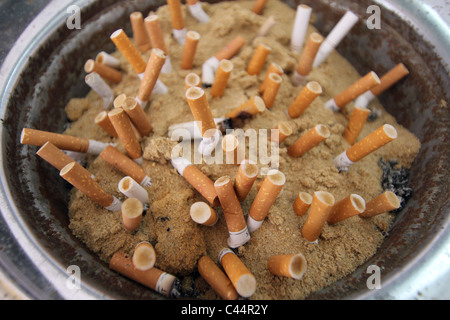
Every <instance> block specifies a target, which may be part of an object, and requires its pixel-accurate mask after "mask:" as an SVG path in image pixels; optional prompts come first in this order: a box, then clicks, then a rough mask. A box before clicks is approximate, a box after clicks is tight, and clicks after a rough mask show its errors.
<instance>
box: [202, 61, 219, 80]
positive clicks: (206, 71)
mask: <svg viewBox="0 0 450 320" xmlns="http://www.w3.org/2000/svg"><path fill="white" fill-rule="evenodd" d="M219 63H220V61H219V60H218V59H217V58H216V57H211V58H209V59H208V60H206V61H205V63H203V65H202V84H203V85H204V86H205V87H210V86H212V84H213V83H214V78H215V74H216V71H217V69H218V68H219Z"/></svg>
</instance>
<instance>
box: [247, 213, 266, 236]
mask: <svg viewBox="0 0 450 320" xmlns="http://www.w3.org/2000/svg"><path fill="white" fill-rule="evenodd" d="M262 224H263V221H256V220H255V219H253V218H252V217H251V216H250V215H249V216H248V218H247V226H248V230H249V231H250V232H252V233H253V232H255V231H256V230H258V229H259V228H260V227H261V225H262Z"/></svg>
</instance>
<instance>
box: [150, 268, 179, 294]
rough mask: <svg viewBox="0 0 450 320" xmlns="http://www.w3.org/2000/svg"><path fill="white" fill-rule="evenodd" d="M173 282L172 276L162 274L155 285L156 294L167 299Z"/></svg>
mask: <svg viewBox="0 0 450 320" xmlns="http://www.w3.org/2000/svg"><path fill="white" fill-rule="evenodd" d="M175 280H176V278H175V277H174V276H173V275H171V274H168V273H167V272H164V273H162V274H161V276H160V277H159V279H158V282H157V283H156V288H155V290H156V292H158V293H160V294H162V295H164V296H166V297H169V296H170V292H171V290H172V287H173V283H174V281H175Z"/></svg>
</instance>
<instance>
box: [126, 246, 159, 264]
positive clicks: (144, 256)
mask: <svg viewBox="0 0 450 320" xmlns="http://www.w3.org/2000/svg"><path fill="white" fill-rule="evenodd" d="M131 261H132V262H133V265H134V267H135V268H136V269H138V270H141V271H147V270H149V269H151V268H153V267H154V265H155V262H156V252H155V249H154V248H153V246H152V245H151V243H149V242H147V241H143V242H141V243H138V244H137V245H136V247H135V248H134V252H133V257H132V258H131Z"/></svg>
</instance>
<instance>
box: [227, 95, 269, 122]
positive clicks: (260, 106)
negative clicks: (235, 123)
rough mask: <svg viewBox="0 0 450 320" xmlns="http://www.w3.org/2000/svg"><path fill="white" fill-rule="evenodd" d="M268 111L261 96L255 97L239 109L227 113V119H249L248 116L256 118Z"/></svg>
mask: <svg viewBox="0 0 450 320" xmlns="http://www.w3.org/2000/svg"><path fill="white" fill-rule="evenodd" d="M265 110H266V104H265V103H264V100H263V99H262V98H261V97H259V96H254V97H252V98H250V99H249V100H247V101H246V102H245V103H243V104H242V105H240V106H239V107H237V108H235V109H233V110H232V111H231V112H229V113H227V114H226V115H225V117H227V118H237V117H239V116H244V117H247V116H248V115H251V116H255V115H257V114H258V113H261V112H263V111H265Z"/></svg>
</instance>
